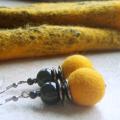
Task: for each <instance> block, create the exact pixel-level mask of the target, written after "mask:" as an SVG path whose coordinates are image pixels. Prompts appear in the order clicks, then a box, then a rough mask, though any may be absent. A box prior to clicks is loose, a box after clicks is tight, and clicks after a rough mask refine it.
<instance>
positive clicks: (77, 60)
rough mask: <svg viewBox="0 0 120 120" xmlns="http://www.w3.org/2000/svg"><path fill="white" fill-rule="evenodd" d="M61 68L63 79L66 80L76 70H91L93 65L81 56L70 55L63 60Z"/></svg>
mask: <svg viewBox="0 0 120 120" xmlns="http://www.w3.org/2000/svg"><path fill="white" fill-rule="evenodd" d="M61 67H62V71H63V74H64V77H65V78H67V77H68V76H69V75H70V74H71V73H72V72H73V71H75V70H76V69H78V68H83V67H88V68H92V67H93V65H92V62H91V61H90V60H89V59H88V58H87V57H85V56H83V55H72V56H69V57H67V58H66V59H65V60H64V62H63V64H62V66H61Z"/></svg>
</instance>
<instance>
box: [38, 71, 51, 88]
mask: <svg viewBox="0 0 120 120" xmlns="http://www.w3.org/2000/svg"><path fill="white" fill-rule="evenodd" d="M52 79H53V78H52V75H51V71H50V70H48V69H44V70H41V71H39V73H38V74H37V83H38V85H39V86H42V85H43V84H44V83H46V82H49V81H52Z"/></svg>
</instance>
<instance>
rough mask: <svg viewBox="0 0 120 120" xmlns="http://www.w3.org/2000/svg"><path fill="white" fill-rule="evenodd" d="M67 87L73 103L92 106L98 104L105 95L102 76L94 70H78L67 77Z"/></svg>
mask: <svg viewBox="0 0 120 120" xmlns="http://www.w3.org/2000/svg"><path fill="white" fill-rule="evenodd" d="M68 85H69V88H70V93H71V96H72V100H73V102H74V103H76V104H78V105H83V106H92V105H94V104H96V103H97V102H99V101H100V100H101V99H102V97H103V96H104V93H105V82H104V79H103V77H102V75H101V74H100V73H99V72H97V71H96V70H94V69H90V68H80V69H77V70H76V71H74V72H72V73H71V74H70V76H69V77H68Z"/></svg>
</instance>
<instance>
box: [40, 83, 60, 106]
mask: <svg viewBox="0 0 120 120" xmlns="http://www.w3.org/2000/svg"><path fill="white" fill-rule="evenodd" d="M40 92H41V99H42V101H43V102H44V103H46V104H49V105H53V104H57V103H58V102H59V101H60V98H59V91H58V88H57V86H56V83H55V82H47V83H45V84H44V85H43V86H42V88H41V91H40Z"/></svg>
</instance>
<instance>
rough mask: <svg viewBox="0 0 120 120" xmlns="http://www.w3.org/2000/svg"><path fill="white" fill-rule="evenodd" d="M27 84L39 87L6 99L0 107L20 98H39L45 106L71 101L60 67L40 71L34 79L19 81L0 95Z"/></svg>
mask: <svg viewBox="0 0 120 120" xmlns="http://www.w3.org/2000/svg"><path fill="white" fill-rule="evenodd" d="M24 83H27V84H28V85H33V84H38V86H39V87H40V89H39V90H37V91H31V92H26V91H23V92H22V93H21V95H20V96H12V97H10V98H8V99H6V100H5V101H4V102H3V103H1V104H0V105H3V104H5V103H7V102H9V101H15V102H16V101H18V99H20V98H32V99H35V98H36V97H41V100H42V101H43V102H44V103H46V104H57V103H59V102H61V103H63V102H64V100H65V97H66V98H67V99H68V100H71V96H70V93H69V89H68V84H67V80H65V79H64V76H63V73H62V70H61V67H60V66H59V67H58V70H55V69H42V70H40V71H39V72H38V74H37V77H36V78H35V79H31V78H28V80H27V81H19V82H18V83H13V84H11V85H10V86H8V87H6V89H5V90H3V91H1V92H0V94H2V93H4V92H6V91H8V90H9V89H11V88H17V87H18V86H19V85H21V84H24Z"/></svg>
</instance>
